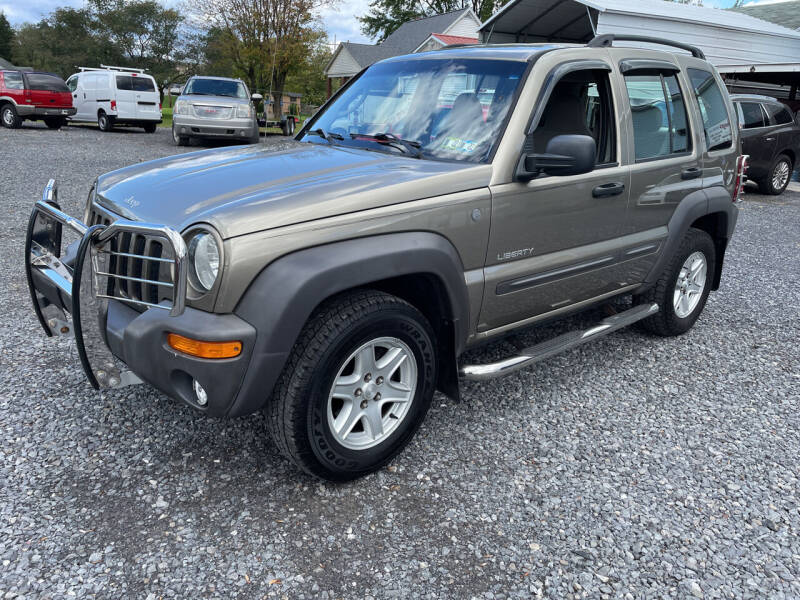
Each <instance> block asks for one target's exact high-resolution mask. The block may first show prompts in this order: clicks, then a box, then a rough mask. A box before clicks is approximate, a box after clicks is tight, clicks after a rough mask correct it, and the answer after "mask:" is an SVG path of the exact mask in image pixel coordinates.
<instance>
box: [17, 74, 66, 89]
mask: <svg viewBox="0 0 800 600" xmlns="http://www.w3.org/2000/svg"><path fill="white" fill-rule="evenodd" d="M25 77H26V78H27V79H28V87H29V88H30V89H32V90H39V91H43V92H69V88H68V87H67V84H66V83H64V80H62V79H61V78H60V77H57V76H55V75H48V74H46V73H28V74H27V75H26V76H25Z"/></svg>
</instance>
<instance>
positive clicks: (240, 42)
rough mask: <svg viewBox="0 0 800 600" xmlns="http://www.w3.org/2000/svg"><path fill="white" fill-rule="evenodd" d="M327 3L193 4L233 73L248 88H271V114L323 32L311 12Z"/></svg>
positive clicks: (232, 0) (216, 0)
mask: <svg viewBox="0 0 800 600" xmlns="http://www.w3.org/2000/svg"><path fill="white" fill-rule="evenodd" d="M328 3H329V0H191V4H190V6H191V7H192V10H193V12H194V14H195V16H196V20H197V21H199V22H205V23H206V27H207V31H208V32H209V34H211V32H212V31H214V30H217V31H216V32H215V33H214V38H213V41H214V44H215V45H216V48H217V49H218V50H222V54H223V55H225V56H227V57H229V58H230V60H231V62H232V64H233V66H234V74H236V75H239V76H240V77H242V78H243V79H244V80H245V81H247V83H248V85H249V86H250V89H251V90H264V91H266V90H270V89H271V90H272V94H273V106H274V110H273V112H274V116H275V117H278V116H279V114H280V108H279V107H280V105H281V102H280V100H281V98H282V95H283V91H284V89H285V84H286V79H287V77H288V75H289V73H290V72H291V71H292V70H293V69H295V68H302V66H303V65H304V63H305V61H306V59H307V57H308V56H309V54H310V53H311V51H312V49H313V48H314V46H315V45H316V44H317V43H318V40H319V38H320V36H321V35H322V32H321V31H320V30H319V28H318V27H317V24H316V22H315V20H314V16H313V15H314V14H316V13H317V12H318V9H319V8H321V7H322V6H324V5H326V4H328Z"/></svg>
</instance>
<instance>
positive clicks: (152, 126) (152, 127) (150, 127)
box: [144, 123, 156, 133]
mask: <svg viewBox="0 0 800 600" xmlns="http://www.w3.org/2000/svg"><path fill="white" fill-rule="evenodd" d="M144 132H145V133H155V132H156V123H147V124H146V125H145V126H144Z"/></svg>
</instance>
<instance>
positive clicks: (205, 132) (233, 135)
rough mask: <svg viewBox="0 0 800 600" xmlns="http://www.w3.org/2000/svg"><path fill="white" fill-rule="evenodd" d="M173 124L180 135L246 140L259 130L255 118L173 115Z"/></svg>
mask: <svg viewBox="0 0 800 600" xmlns="http://www.w3.org/2000/svg"><path fill="white" fill-rule="evenodd" d="M172 126H173V127H174V128H175V131H176V132H177V133H178V135H185V136H193V137H208V138H230V139H242V140H245V139H248V138H250V137H252V136H254V135H255V132H256V131H257V129H256V124H255V121H254V120H253V119H224V120H223V119H219V120H217V119H200V118H197V117H193V116H191V115H173V116H172Z"/></svg>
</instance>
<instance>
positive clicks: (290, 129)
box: [281, 117, 294, 136]
mask: <svg viewBox="0 0 800 600" xmlns="http://www.w3.org/2000/svg"><path fill="white" fill-rule="evenodd" d="M281 131H282V133H283V135H285V136H290V135H292V134H294V118H292V117H288V118H287V119H286V120H285V121H284V122H283V124H282V125H281Z"/></svg>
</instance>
